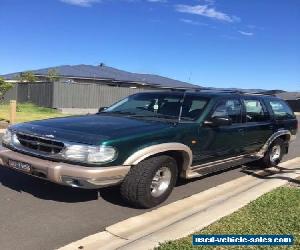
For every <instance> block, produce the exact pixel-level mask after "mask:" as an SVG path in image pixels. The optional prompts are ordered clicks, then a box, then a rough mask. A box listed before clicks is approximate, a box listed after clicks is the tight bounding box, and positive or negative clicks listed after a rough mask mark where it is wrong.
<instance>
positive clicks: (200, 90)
mask: <svg viewBox="0 0 300 250" xmlns="http://www.w3.org/2000/svg"><path fill="white" fill-rule="evenodd" d="M158 89H167V90H171V91H195V92H218V93H229V94H230V93H232V94H240V95H269V96H275V94H274V93H272V90H270V91H261V92H249V91H243V90H233V89H214V88H201V87H199V88H197V87H196V88H183V87H177V88H176V87H158Z"/></svg>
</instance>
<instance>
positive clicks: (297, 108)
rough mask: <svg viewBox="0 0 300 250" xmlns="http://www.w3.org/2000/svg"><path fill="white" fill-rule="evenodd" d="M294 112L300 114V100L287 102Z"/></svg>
mask: <svg viewBox="0 0 300 250" xmlns="http://www.w3.org/2000/svg"><path fill="white" fill-rule="evenodd" d="M286 102H287V103H288V104H289V105H290V107H291V108H292V110H293V111H294V112H300V99H298V100H288V101H286Z"/></svg>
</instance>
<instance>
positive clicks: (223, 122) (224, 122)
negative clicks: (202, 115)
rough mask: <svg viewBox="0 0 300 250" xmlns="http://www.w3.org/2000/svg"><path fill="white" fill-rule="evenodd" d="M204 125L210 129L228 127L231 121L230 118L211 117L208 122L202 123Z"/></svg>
mask: <svg viewBox="0 0 300 250" xmlns="http://www.w3.org/2000/svg"><path fill="white" fill-rule="evenodd" d="M204 124H205V125H207V126H210V127H220V126H230V125H231V124H232V120H231V118H230V117H221V116H220V117H213V118H211V119H210V120H206V121H205V122H204Z"/></svg>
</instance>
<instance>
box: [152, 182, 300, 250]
mask: <svg viewBox="0 0 300 250" xmlns="http://www.w3.org/2000/svg"><path fill="white" fill-rule="evenodd" d="M196 234H292V235H294V237H295V245H294V246H293V247H256V246H255V247H225V246H222V247H220V246H219V247H204V246H201V247H193V246H192V243H191V242H192V237H191V236H189V237H186V238H183V239H180V240H177V241H173V242H167V243H163V244H161V246H160V247H158V248H157V249H159V250H177V249H178V250H179V249H180V250H186V249H199V248H200V249H218V250H221V249H230V250H231V249H272V250H275V249H276V250H277V249H300V188H296V187H293V188H292V187H281V188H277V189H275V190H274V191H272V192H270V193H268V194H265V195H263V196H262V197H260V198H258V199H257V200H255V201H253V202H251V203H250V204H249V205H247V206H245V207H244V208H242V209H240V210H238V211H237V212H235V213H233V214H231V215H229V216H227V217H224V218H222V219H221V220H219V221H218V222H216V223H214V224H212V225H210V226H208V227H207V228H205V229H203V230H201V231H200V232H197V233H196Z"/></svg>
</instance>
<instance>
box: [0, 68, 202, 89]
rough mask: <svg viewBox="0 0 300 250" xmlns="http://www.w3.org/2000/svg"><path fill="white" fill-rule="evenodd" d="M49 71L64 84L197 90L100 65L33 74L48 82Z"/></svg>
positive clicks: (192, 86) (179, 82)
mask: <svg viewBox="0 0 300 250" xmlns="http://www.w3.org/2000/svg"><path fill="white" fill-rule="evenodd" d="M49 70H54V71H55V72H56V73H57V75H58V76H59V81H60V82H64V83H84V84H91V83H95V84H99V85H108V86H119V87H131V88H148V87H150V88H156V87H160V88H161V87H165V88H169V87H172V88H173V87H174V88H195V87H199V86H197V85H194V84H190V83H187V82H182V81H178V80H174V79H171V78H167V77H163V76H159V75H154V74H139V73H131V72H128V71H124V70H119V69H116V68H112V67H108V66H106V65H104V64H100V65H97V66H95V65H85V64H80V65H62V66H57V67H51V68H44V69H38V70H32V71H31V72H32V73H33V74H34V75H35V76H36V77H37V79H38V80H39V81H48V72H49ZM20 73H21V72H17V73H12V74H7V75H3V77H4V78H5V79H8V80H12V79H17V78H18V76H19V75H20Z"/></svg>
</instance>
